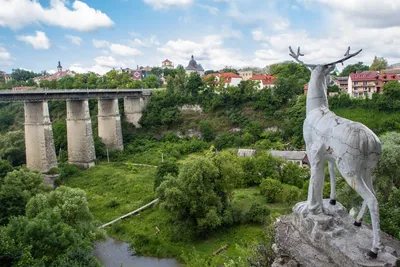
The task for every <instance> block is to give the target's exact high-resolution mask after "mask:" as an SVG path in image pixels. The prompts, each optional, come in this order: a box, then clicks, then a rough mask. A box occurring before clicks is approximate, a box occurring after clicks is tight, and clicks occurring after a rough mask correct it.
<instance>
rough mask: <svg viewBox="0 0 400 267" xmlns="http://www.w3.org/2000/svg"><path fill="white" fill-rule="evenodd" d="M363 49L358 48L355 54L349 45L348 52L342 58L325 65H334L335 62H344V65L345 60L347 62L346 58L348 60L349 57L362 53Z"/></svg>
mask: <svg viewBox="0 0 400 267" xmlns="http://www.w3.org/2000/svg"><path fill="white" fill-rule="evenodd" d="M361 51H362V49H360V50H358V51H357V52H355V53H353V54H350V46H349V48H347V51H346V53H345V54H344V58H342V59H340V60H337V61H335V62H331V63H328V64H325V66H328V65H334V64H337V63H342V65H343V62H345V61H346V60H348V59H350V58H352V57H355V56H357V55H358V54H360V53H361Z"/></svg>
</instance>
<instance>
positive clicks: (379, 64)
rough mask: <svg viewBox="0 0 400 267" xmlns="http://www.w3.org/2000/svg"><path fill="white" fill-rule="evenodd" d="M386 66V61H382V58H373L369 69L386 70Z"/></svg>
mask: <svg viewBox="0 0 400 267" xmlns="http://www.w3.org/2000/svg"><path fill="white" fill-rule="evenodd" d="M387 66H388V62H387V60H386V59H384V58H383V57H377V56H375V58H374V61H373V62H372V65H371V67H370V68H369V69H370V70H377V71H381V70H384V69H386V68H387Z"/></svg>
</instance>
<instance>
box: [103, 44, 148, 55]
mask: <svg viewBox="0 0 400 267" xmlns="http://www.w3.org/2000/svg"><path fill="white" fill-rule="evenodd" d="M110 50H111V53H113V54H115V55H118V56H125V57H129V56H139V55H141V54H142V52H140V51H139V50H138V49H136V48H133V47H129V46H126V45H121V44H111V45H110Z"/></svg>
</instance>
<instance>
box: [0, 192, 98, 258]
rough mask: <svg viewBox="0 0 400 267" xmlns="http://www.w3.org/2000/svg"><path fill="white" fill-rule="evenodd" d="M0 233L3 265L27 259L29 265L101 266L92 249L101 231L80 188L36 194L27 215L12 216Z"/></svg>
mask: <svg viewBox="0 0 400 267" xmlns="http://www.w3.org/2000/svg"><path fill="white" fill-rule="evenodd" d="M0 233H1V234H2V240H1V241H0V244H1V243H2V242H3V243H4V245H5V246H2V247H1V248H0V265H1V264H2V263H4V262H8V263H12V264H10V265H18V266H21V265H23V264H22V263H23V262H26V261H28V262H29V266H99V265H98V262H97V261H96V260H95V259H94V258H93V256H92V255H91V250H92V242H93V241H94V240H95V239H96V238H97V237H98V236H100V235H102V232H101V231H99V230H98V229H97V228H96V227H95V225H94V223H93V216H92V214H91V213H90V211H89V207H88V203H87V201H86V196H85V193H84V192H83V191H82V190H80V189H72V188H67V187H59V188H57V190H55V191H52V192H51V193H47V194H38V195H36V196H35V197H33V198H31V200H30V201H29V203H28V204H27V216H26V217H13V218H12V219H11V220H10V223H9V224H8V225H7V227H4V228H0ZM4 240H5V241H4ZM4 256H6V257H4Z"/></svg>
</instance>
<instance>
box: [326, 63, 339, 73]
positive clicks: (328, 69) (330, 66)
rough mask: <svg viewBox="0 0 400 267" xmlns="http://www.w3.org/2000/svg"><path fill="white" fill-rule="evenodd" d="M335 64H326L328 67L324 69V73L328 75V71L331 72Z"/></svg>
mask: <svg viewBox="0 0 400 267" xmlns="http://www.w3.org/2000/svg"><path fill="white" fill-rule="evenodd" d="M335 67H336V65H335V64H332V65H328V68H327V69H326V71H325V73H326V75H328V74H329V73H331V72H332V71H333V70H334V69H335Z"/></svg>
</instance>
